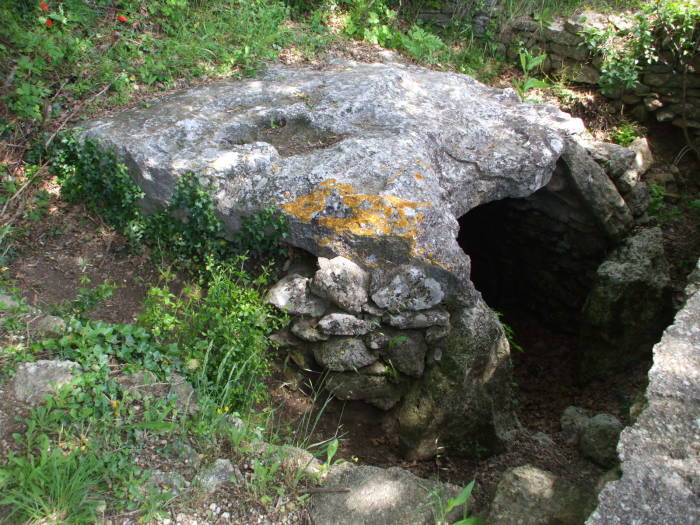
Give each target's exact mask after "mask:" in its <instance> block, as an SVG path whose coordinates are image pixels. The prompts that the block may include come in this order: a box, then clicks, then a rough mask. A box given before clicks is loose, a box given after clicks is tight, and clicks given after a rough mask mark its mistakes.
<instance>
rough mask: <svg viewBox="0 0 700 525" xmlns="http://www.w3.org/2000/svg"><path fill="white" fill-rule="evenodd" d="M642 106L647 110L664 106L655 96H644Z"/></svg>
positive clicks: (650, 110)
mask: <svg viewBox="0 0 700 525" xmlns="http://www.w3.org/2000/svg"><path fill="white" fill-rule="evenodd" d="M644 107H645V108H646V110H647V111H649V112H652V111H656V110H657V109H661V108H662V107H664V103H663V102H661V101H660V100H659V99H658V98H656V97H644Z"/></svg>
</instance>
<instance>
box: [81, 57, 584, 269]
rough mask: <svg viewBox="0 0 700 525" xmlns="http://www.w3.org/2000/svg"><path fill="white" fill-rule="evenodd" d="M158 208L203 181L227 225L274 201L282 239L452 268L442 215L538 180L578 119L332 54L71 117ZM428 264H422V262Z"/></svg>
mask: <svg viewBox="0 0 700 525" xmlns="http://www.w3.org/2000/svg"><path fill="white" fill-rule="evenodd" d="M84 127H85V129H86V134H87V135H88V136H90V137H92V138H96V139H99V140H101V141H102V142H103V144H104V145H105V147H113V148H115V149H116V150H117V152H118V154H119V155H120V157H122V158H123V159H124V160H125V161H126V163H127V166H128V167H129V169H130V171H131V173H132V175H133V176H134V177H135V179H136V180H137V182H138V183H139V184H140V185H141V186H142V187H143V189H144V191H145V193H146V199H147V200H146V205H148V206H150V207H156V206H160V205H163V204H164V203H166V202H167V200H168V199H169V198H170V196H171V195H172V192H173V190H174V186H175V182H176V180H177V178H178V177H179V176H181V175H183V174H185V173H188V172H194V173H196V174H198V175H201V176H204V177H205V178H207V179H208V180H209V181H210V182H211V185H212V191H213V192H214V194H215V197H216V201H217V208H218V210H219V212H220V213H221V215H222V218H223V219H224V221H225V222H226V223H227V225H228V227H229V228H230V229H231V230H237V229H238V227H239V225H240V218H241V215H244V214H249V213H252V212H256V211H259V210H261V209H263V208H265V207H267V206H270V205H273V204H274V205H276V206H277V207H278V208H279V209H281V211H282V212H283V213H284V214H285V215H286V217H287V219H288V221H289V226H290V236H289V239H288V240H289V242H290V243H292V244H294V245H296V246H299V247H301V248H304V249H306V250H308V251H310V252H312V253H314V254H316V255H321V256H336V255H342V256H344V257H346V258H348V259H350V260H352V261H354V262H355V263H356V264H358V265H360V266H362V267H363V268H367V267H371V266H373V265H374V266H376V265H378V264H379V263H381V262H383V261H393V262H395V263H401V262H408V261H419V262H420V263H422V264H423V265H425V266H426V267H427V268H429V269H431V270H433V271H434V268H435V267H437V268H447V269H448V271H449V272H451V273H453V274H454V273H459V274H466V273H467V272H468V261H467V259H466V257H465V256H464V254H463V253H462V252H461V250H459V247H458V246H457V243H456V241H455V237H456V229H457V224H456V221H455V218H456V217H458V216H460V215H462V214H464V213H465V212H466V211H468V210H469V209H471V208H473V207H474V206H477V205H479V204H481V203H483V202H488V201H491V200H495V199H502V198H505V197H524V196H527V195H529V194H531V193H533V192H534V191H536V190H537V189H539V188H540V187H542V186H544V185H545V184H546V183H547V181H548V180H549V178H550V177H551V174H552V171H553V170H554V166H555V164H556V161H557V159H558V158H559V156H560V154H561V153H562V150H563V147H564V141H563V138H562V136H563V135H565V134H566V133H568V132H570V131H572V130H575V131H582V127H581V124H580V121H577V120H574V119H571V118H570V117H569V116H568V115H565V114H564V113H562V112H560V111H559V110H557V109H555V108H553V107H548V106H530V105H527V104H522V103H521V102H520V101H519V99H518V97H517V95H516V94H515V93H514V92H512V91H508V90H506V91H503V90H499V89H493V88H488V87H486V86H484V85H482V84H480V83H478V82H476V81H475V80H473V79H471V78H470V77H467V76H465V75H459V74H454V73H440V72H435V71H430V70H427V69H424V68H418V67H412V66H404V65H399V64H358V63H353V62H348V61H336V62H333V63H331V64H329V65H328V66H327V67H325V68H323V69H321V70H314V69H302V68H290V67H283V66H278V67H271V68H269V69H268V70H267V71H266V72H265V73H264V74H263V75H262V76H261V78H258V79H255V80H248V81H242V82H225V83H219V84H214V85H211V86H207V87H203V88H196V89H192V90H188V91H183V92H180V93H176V94H173V95H171V96H168V97H166V98H164V99H162V100H161V101H158V102H155V103H154V104H152V105H151V107H149V108H139V109H133V110H128V111H125V112H123V113H120V114H117V115H114V116H110V117H108V118H105V119H102V120H98V121H92V122H89V123H86V124H85V126H84ZM435 263H438V265H437V266H436V264H435Z"/></svg>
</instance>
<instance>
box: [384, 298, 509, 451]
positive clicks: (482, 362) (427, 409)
mask: <svg viewBox="0 0 700 525" xmlns="http://www.w3.org/2000/svg"><path fill="white" fill-rule="evenodd" d="M450 320H451V323H452V331H451V332H450V335H449V336H448V337H447V339H446V340H445V347H444V350H443V351H442V355H441V357H440V360H439V361H438V362H437V363H436V364H435V365H434V366H432V367H430V368H428V369H426V371H425V373H424V374H423V376H422V377H421V378H420V379H418V380H416V381H414V382H412V383H411V385H410V390H409V391H408V393H407V394H406V396H405V398H404V401H403V402H402V403H401V405H400V406H399V407H398V413H397V415H398V428H399V438H400V445H401V447H402V450H403V451H404V453H405V454H406V455H408V456H409V457H412V458H427V457H431V456H432V455H434V454H435V453H436V447H439V446H447V447H449V448H450V449H452V450H454V451H455V452H457V453H461V454H464V455H467V456H479V455H481V454H488V453H493V452H496V451H498V450H501V449H502V447H503V446H504V443H505V442H507V440H508V439H509V432H510V431H511V430H512V429H513V428H514V426H515V416H514V414H513V412H512V410H511V408H510V407H507V406H506V404H505V399H511V397H510V396H511V392H510V390H509V389H510V387H511V385H510V380H509V379H508V378H509V377H510V367H511V364H510V353H509V348H508V341H507V340H506V338H505V335H504V333H503V328H502V327H501V325H500V324H499V323H498V319H497V318H496V315H495V314H494V313H493V311H491V309H490V308H489V307H488V306H487V305H486V304H485V303H484V302H483V301H481V300H479V301H478V302H477V303H476V304H475V305H474V306H472V307H463V308H461V309H460V310H458V311H456V312H451V317H450ZM457 385H460V386H457ZM465 391H467V392H478V395H476V396H465V395H464V394H462V393H461V392H465ZM494 407H498V408H497V409H495V410H494Z"/></svg>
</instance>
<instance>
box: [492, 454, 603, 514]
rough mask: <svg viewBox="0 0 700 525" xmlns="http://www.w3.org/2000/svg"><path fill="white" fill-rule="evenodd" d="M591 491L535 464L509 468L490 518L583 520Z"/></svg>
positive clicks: (499, 488) (495, 499) (494, 499)
mask: <svg viewBox="0 0 700 525" xmlns="http://www.w3.org/2000/svg"><path fill="white" fill-rule="evenodd" d="M589 498H590V495H589V494H587V493H586V492H585V491H583V490H580V489H578V488H577V487H575V486H573V485H571V484H570V483H568V482H566V481H564V480H562V479H561V478H559V477H557V476H555V475H554V474H552V473H551V472H547V471H546V470H541V469H539V468H537V467H533V466H532V465H523V466H520V467H515V468H512V469H510V470H509V471H507V472H506V473H505V474H504V475H503V477H502V478H501V481H500V482H499V483H498V487H497V488H496V495H495V496H494V498H493V502H492V504H491V511H490V514H489V518H488V520H487V522H488V523H489V524H494V525H535V524H540V523H542V524H544V523H560V524H570V525H573V524H575V523H583V522H584V521H585V519H586V515H587V512H590V509H589V508H588V500H589Z"/></svg>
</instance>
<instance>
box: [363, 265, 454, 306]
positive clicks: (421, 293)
mask: <svg viewBox="0 0 700 525" xmlns="http://www.w3.org/2000/svg"><path fill="white" fill-rule="evenodd" d="M444 297H445V292H444V291H443V289H442V286H441V285H440V283H439V282H437V281H436V280H435V279H433V278H431V277H428V276H427V275H426V274H425V272H424V271H423V270H421V269H420V268H416V267H412V266H408V267H403V268H401V269H399V271H398V272H397V273H395V274H394V275H393V277H392V278H391V279H389V281H388V282H387V283H386V284H385V285H383V286H381V287H378V289H377V290H376V291H375V292H374V293H373V294H372V300H373V301H374V302H375V303H376V304H377V306H379V307H380V308H386V309H390V310H427V309H428V308H432V307H433V306H435V305H436V304H438V303H440V301H442V299H443V298H444Z"/></svg>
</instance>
